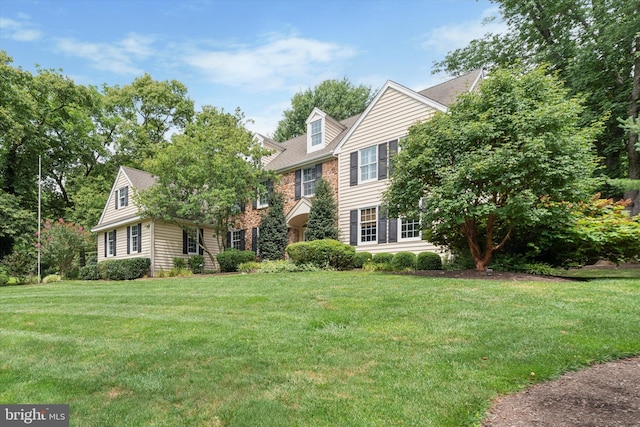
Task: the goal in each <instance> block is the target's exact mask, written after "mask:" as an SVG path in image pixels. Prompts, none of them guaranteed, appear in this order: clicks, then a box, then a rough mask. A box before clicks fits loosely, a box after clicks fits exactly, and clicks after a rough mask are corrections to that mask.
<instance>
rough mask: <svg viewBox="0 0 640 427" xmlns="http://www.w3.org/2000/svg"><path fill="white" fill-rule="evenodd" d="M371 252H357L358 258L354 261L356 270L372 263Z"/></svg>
mask: <svg viewBox="0 0 640 427" xmlns="http://www.w3.org/2000/svg"><path fill="white" fill-rule="evenodd" d="M372 257H373V255H371V252H356V256H355V258H354V259H353V267H354V268H362V267H363V266H364V265H365V264H366V263H368V262H370V261H371V258H372Z"/></svg>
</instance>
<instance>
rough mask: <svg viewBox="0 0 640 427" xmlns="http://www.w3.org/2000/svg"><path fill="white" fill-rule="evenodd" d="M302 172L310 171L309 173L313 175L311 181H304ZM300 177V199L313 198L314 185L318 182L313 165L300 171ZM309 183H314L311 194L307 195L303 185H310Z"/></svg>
mask: <svg viewBox="0 0 640 427" xmlns="http://www.w3.org/2000/svg"><path fill="white" fill-rule="evenodd" d="M304 171H312V172H311V173H312V174H313V179H311V180H305V179H304ZM300 175H301V177H300V185H301V187H302V189H301V194H302V197H313V196H315V194H316V186H315V183H316V182H317V181H318V177H317V175H316V167H315V165H314V166H311V167H310V168H304V169H302V172H300ZM311 182H313V183H314V185H313V192H311V193H307V192H306V191H305V184H309V183H311Z"/></svg>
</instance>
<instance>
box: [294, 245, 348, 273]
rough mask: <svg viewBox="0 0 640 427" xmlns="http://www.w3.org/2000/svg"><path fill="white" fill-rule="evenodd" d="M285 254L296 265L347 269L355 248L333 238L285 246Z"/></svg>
mask: <svg viewBox="0 0 640 427" xmlns="http://www.w3.org/2000/svg"><path fill="white" fill-rule="evenodd" d="M287 255H289V258H291V260H292V261H293V262H294V263H296V264H297V265H301V264H312V265H314V266H316V267H318V268H335V269H336V270H349V269H351V268H353V264H354V259H355V255H356V250H355V248H354V247H353V246H350V245H346V244H344V243H342V242H339V241H337V240H333V239H323V240H313V241H311V242H298V243H293V244H291V245H289V246H287Z"/></svg>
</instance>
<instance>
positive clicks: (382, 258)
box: [371, 252, 393, 264]
mask: <svg viewBox="0 0 640 427" xmlns="http://www.w3.org/2000/svg"><path fill="white" fill-rule="evenodd" d="M391 260H393V254H390V253H387V252H380V253H379V254H375V255H374V256H373V258H372V259H371V261H372V262H374V263H376V264H391Z"/></svg>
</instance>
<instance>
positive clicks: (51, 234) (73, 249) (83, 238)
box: [40, 218, 95, 277]
mask: <svg viewBox="0 0 640 427" xmlns="http://www.w3.org/2000/svg"><path fill="white" fill-rule="evenodd" d="M94 243H95V242H94V239H93V238H92V236H91V234H90V233H89V232H87V231H86V230H85V229H84V228H83V227H81V226H78V225H76V224H73V223H71V222H65V221H64V220H63V219H62V218H60V219H59V220H58V221H55V222H51V221H46V222H45V224H44V227H43V229H42V232H41V235H40V244H41V251H42V260H43V262H45V263H47V264H49V265H50V266H52V267H55V268H56V269H57V271H58V272H59V273H60V275H61V276H62V277H66V275H67V274H68V273H69V271H71V269H72V268H73V266H74V263H75V264H77V262H78V258H79V256H80V254H81V252H83V251H85V250H88V249H91V248H93V245H94Z"/></svg>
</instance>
